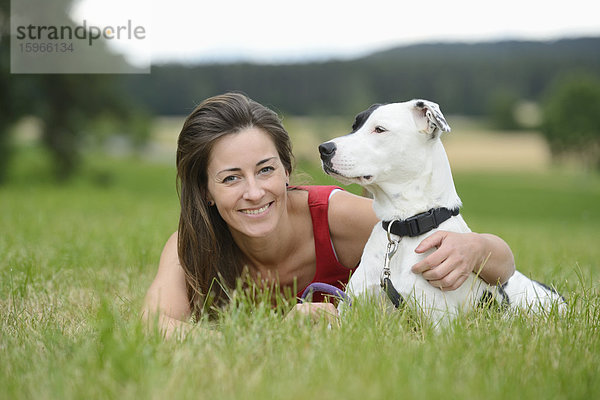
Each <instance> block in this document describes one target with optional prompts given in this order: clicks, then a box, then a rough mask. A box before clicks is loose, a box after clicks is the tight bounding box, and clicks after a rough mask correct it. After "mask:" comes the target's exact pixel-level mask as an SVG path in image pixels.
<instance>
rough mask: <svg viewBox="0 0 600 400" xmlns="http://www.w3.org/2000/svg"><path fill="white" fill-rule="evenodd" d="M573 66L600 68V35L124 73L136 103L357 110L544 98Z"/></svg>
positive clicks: (178, 109) (469, 108) (466, 111)
mask: <svg viewBox="0 0 600 400" xmlns="http://www.w3.org/2000/svg"><path fill="white" fill-rule="evenodd" d="M573 71H580V72H582V73H588V74H592V75H600V38H579V39H564V40H558V41H553V42H532V41H504V42H493V43H476V44H466V43H438V44H420V45H413V46H404V47H398V48H394V49H390V50H387V51H382V52H378V53H374V54H371V55H368V56H365V57H362V58H358V59H353V60H346V61H339V60H332V61H324V62H311V63H296V64H279V65H277V64H252V63H233V64H211V65H174V64H165V65H157V66H154V67H153V68H152V73H151V75H148V76H144V75H138V76H124V77H123V78H122V80H123V87H124V88H126V90H127V91H128V92H129V93H130V94H131V96H132V97H133V98H134V99H135V101H136V102H139V103H141V104H144V105H145V106H146V107H147V108H148V109H150V110H151V111H152V112H153V113H156V114H163V115H164V114H173V115H181V114H187V113H188V112H189V111H190V110H191V109H192V108H193V107H194V105H196V104H197V103H199V102H200V101H201V100H202V99H204V98H207V97H210V96H212V95H215V94H218V93H222V92H226V91H230V90H238V91H242V92H244V93H246V94H248V95H249V96H250V97H252V98H254V99H256V100H257V101H259V102H263V103H265V104H268V105H270V106H272V107H273V108H275V109H276V110H278V111H280V112H282V113H289V114H295V115H313V114H323V115H331V114H335V115H353V114H355V113H357V112H359V111H361V110H363V109H364V108H366V107H367V106H369V105H370V104H372V103H381V102H394V101H400V100H407V99H411V98H427V99H431V100H433V101H436V102H438V103H439V104H441V105H443V109H444V111H445V112H447V113H450V114H463V115H473V116H485V115H488V114H489V113H490V112H491V109H492V108H493V107H494V105H495V104H497V103H498V101H499V100H500V99H506V98H515V99H527V100H531V101H535V102H539V101H541V100H542V99H543V96H544V95H545V93H546V89H547V88H548V87H550V85H551V84H552V82H553V81H554V80H555V79H557V78H558V77H561V76H562V75H564V74H567V73H572V72H573Z"/></svg>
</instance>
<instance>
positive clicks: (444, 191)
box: [319, 99, 566, 325]
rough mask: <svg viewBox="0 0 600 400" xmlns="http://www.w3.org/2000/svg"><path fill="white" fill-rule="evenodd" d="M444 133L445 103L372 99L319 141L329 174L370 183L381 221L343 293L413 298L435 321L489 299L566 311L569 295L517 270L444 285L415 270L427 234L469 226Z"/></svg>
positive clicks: (399, 302) (397, 302) (398, 301)
mask: <svg viewBox="0 0 600 400" xmlns="http://www.w3.org/2000/svg"><path fill="white" fill-rule="evenodd" d="M444 132H450V126H449V125H448V123H447V122H446V119H445V118H444V115H443V114H442V112H441V110H440V107H439V106H438V105H437V104H436V103H434V102H431V101H427V100H418V99H417V100H411V101H407V102H403V103H392V104H375V105H373V106H371V107H370V108H369V109H367V110H365V111H363V112H361V113H360V114H358V115H357V117H356V120H355V122H354V124H353V126H352V132H350V133H349V134H347V135H345V136H340V137H337V138H335V139H332V140H330V141H328V142H325V143H322V144H321V145H320V146H319V153H320V157H321V164H322V167H323V170H324V171H325V173H327V174H328V175H330V176H332V177H334V178H335V179H337V180H338V181H340V182H342V183H345V184H350V183H357V184H359V185H361V186H363V187H364V188H365V189H367V190H368V191H369V192H370V193H371V194H372V196H373V209H374V211H375V214H376V215H377V217H378V218H379V219H380V220H381V221H382V223H381V224H377V225H375V227H374V228H373V231H372V233H371V236H370V238H369V240H368V241H367V244H366V245H365V248H364V252H363V255H362V258H361V261H360V264H359V266H358V268H357V269H356V270H355V272H354V273H353V274H352V276H351V278H350V281H349V282H348V285H347V287H346V292H347V293H348V294H349V295H350V296H351V297H355V296H358V295H361V294H371V295H372V294H375V295H381V296H384V298H388V299H389V301H387V303H388V304H390V303H391V304H393V305H394V306H396V307H397V308H398V307H400V306H403V305H405V304H407V303H411V304H413V305H414V306H416V307H417V308H418V309H420V310H421V311H422V312H424V313H425V315H427V316H428V317H429V318H430V319H431V321H432V322H433V323H434V324H435V325H437V324H440V323H442V324H443V323H447V322H449V321H450V320H451V319H452V318H454V317H455V316H456V315H458V314H459V313H460V312H464V311H468V310H471V309H473V308H475V307H476V306H477V305H478V304H482V303H486V304H487V303H490V302H494V303H498V304H500V305H503V306H505V307H508V308H520V309H522V310H525V311H527V312H529V311H532V312H549V311H550V310H551V309H552V308H553V307H557V308H558V309H559V310H560V311H561V312H564V310H565V305H566V302H565V300H564V298H563V297H562V296H561V295H560V294H559V293H558V292H557V291H556V290H554V289H553V288H551V287H549V286H546V285H544V284H542V283H540V282H537V281H535V280H532V279H529V278H528V277H526V276H525V275H523V274H522V273H520V272H518V271H516V272H515V273H514V275H513V276H512V277H511V278H510V279H509V280H508V281H507V282H506V283H504V284H503V285H495V286H494V285H489V284H487V283H486V282H484V281H483V280H482V279H481V278H479V277H478V276H477V275H476V274H475V273H472V274H471V275H470V276H469V277H468V279H467V280H466V281H465V282H464V283H463V284H462V285H461V286H460V287H459V288H458V289H456V290H452V291H445V292H444V291H442V290H441V289H439V288H435V287H433V286H432V285H430V284H429V283H428V282H427V281H426V280H425V279H424V278H423V277H422V276H421V274H415V273H413V272H412V271H411V266H412V265H414V264H415V263H417V262H418V261H420V260H421V259H423V258H424V257H426V256H427V255H428V254H429V253H431V251H430V252H428V253H425V254H417V253H415V251H414V250H415V248H416V247H417V245H418V244H419V243H420V242H421V241H422V240H423V239H425V238H426V237H427V236H429V235H431V234H433V233H434V232H435V231H437V230H446V231H453V232H470V229H469V227H468V226H467V224H466V223H465V221H464V219H463V217H462V216H461V215H460V213H459V209H460V207H461V205H462V203H461V200H460V198H459V196H458V194H457V192H456V188H455V186H454V182H453V179H452V173H451V170H450V164H449V162H448V157H447V156H446V152H445V150H444V147H443V145H442V142H441V140H440V137H441V135H442V133H444ZM384 294H385V295H384Z"/></svg>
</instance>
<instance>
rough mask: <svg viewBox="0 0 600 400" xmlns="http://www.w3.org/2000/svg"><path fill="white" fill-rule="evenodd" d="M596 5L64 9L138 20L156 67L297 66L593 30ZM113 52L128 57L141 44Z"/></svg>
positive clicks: (311, 1)
mask: <svg viewBox="0 0 600 400" xmlns="http://www.w3.org/2000/svg"><path fill="white" fill-rule="evenodd" d="M598 11H600V3H599V2H597V1H596V0H569V1H553V0H546V1H539V0H533V1H527V0H502V1H492V2H488V1H483V0H445V1H444V0H421V1H418V0H417V1H414V0H413V1H402V0H362V1H354V0H346V1H339V0H331V1H328V0H297V1H285V0H246V1H237V0H229V1H227V0H212V1H206V0H195V1H194V0H169V1H159V0H151V1H150V0H145V1H144V0H80V1H79V3H77V4H76V6H75V7H74V8H73V10H72V12H71V15H72V16H78V17H83V18H86V19H87V20H88V21H92V22H94V23H97V24H102V23H108V22H110V21H112V20H114V19H115V16H116V15H119V16H120V17H121V18H129V19H132V20H133V21H135V22H137V21H141V23H143V24H145V26H147V27H148V29H147V31H148V40H149V43H150V48H151V50H149V51H150V52H151V59H152V63H153V64H157V63H164V62H183V63H194V62H201V63H208V62H228V61H251V62H265V63H282V62H298V61H313V60H324V59H331V58H338V59H339V58H342V59H344V58H352V57H357V56H361V55H365V54H368V53H371V52H374V51H377V50H382V49H386V48H390V47H394V46H400V45H407V44H415V43H425V42H449V41H460V42H480V41H495V40H504V39H526V40H555V39H559V38H565V37H580V36H600V19H599V18H598V15H600V14H599V13H598ZM120 44H122V43H120ZM116 45H117V44H116ZM117 51H121V52H124V53H125V54H127V56H128V57H129V59H130V60H131V61H132V62H134V63H135V59H136V57H138V56H139V55H136V52H138V53H139V52H140V51H147V50H146V49H136V46H130V47H129V48H127V46H124V47H123V48H118V49H117Z"/></svg>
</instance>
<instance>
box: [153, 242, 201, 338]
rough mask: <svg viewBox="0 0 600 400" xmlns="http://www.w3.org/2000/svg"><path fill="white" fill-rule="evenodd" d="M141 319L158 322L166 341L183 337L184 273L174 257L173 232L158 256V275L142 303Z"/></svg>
mask: <svg viewBox="0 0 600 400" xmlns="http://www.w3.org/2000/svg"><path fill="white" fill-rule="evenodd" d="M142 315H143V318H144V319H145V320H146V321H148V322H149V323H152V322H154V321H155V320H156V321H157V322H158V326H159V329H160V330H161V331H162V333H163V334H164V335H165V336H166V337H170V336H171V335H172V334H173V333H175V332H178V333H184V332H185V331H187V329H188V328H189V327H190V325H189V324H188V323H186V321H188V320H189V319H190V317H191V311H190V306H189V302H188V297H187V288H186V283H185V273H184V271H183V269H182V268H181V264H180V263H179V257H178V255H177V232H175V233H174V234H172V235H171V237H170V238H169V240H167V243H166V244H165V247H164V249H163V252H162V254H161V256H160V262H159V265H158V272H157V274H156V277H155V278H154V281H153V282H152V284H151V285H150V288H149V289H148V292H147V293H146V298H145V300H144V308H143V313H142Z"/></svg>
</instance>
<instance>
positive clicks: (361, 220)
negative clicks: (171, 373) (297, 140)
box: [145, 93, 514, 334]
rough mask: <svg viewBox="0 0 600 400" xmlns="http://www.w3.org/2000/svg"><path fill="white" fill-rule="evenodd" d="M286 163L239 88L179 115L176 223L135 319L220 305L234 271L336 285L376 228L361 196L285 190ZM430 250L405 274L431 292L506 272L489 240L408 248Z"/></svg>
mask: <svg viewBox="0 0 600 400" xmlns="http://www.w3.org/2000/svg"><path fill="white" fill-rule="evenodd" d="M292 167H293V156H292V152H291V143H290V140H289V136H288V134H287V132H286V131H285V129H284V128H283V126H282V125H281V121H280V119H279V118H278V116H277V115H276V114H275V113H274V112H273V111H271V110H270V109H268V108H266V107H264V106H262V105H260V104H258V103H256V102H254V101H252V100H250V99H248V98H247V97H245V96H244V95H242V94H237V93H227V94H224V95H221V96H216V97H213V98H209V99H207V100H205V101H204V102H203V103H202V104H200V105H199V106H198V107H197V108H196V109H195V110H194V111H193V112H192V113H191V114H190V115H189V116H188V118H187V119H186V121H185V123H184V125H183V128H182V130H181V133H180V135H179V141H178V148H177V179H178V189H179V196H180V202H181V215H180V219H179V228H178V230H177V232H175V233H173V235H172V236H171V237H170V238H169V240H168V241H167V243H166V245H165V247H164V250H163V252H162V255H161V259H160V263H159V268H158V273H157V275H156V278H155V279H154V282H153V283H152V285H151V286H150V288H149V290H148V293H147V295H146V301H145V310H146V312H145V314H146V316H150V315H156V314H157V316H158V318H159V321H160V324H161V326H162V328H163V329H165V330H166V333H167V334H170V332H171V331H172V330H173V329H174V328H177V327H184V326H185V321H188V320H189V319H190V317H191V316H192V315H199V314H200V313H201V312H202V309H203V307H205V306H206V304H207V303H210V304H213V305H223V304H225V303H226V301H227V296H226V293H224V289H225V290H227V289H231V288H233V287H235V285H236V281H237V280H238V279H239V278H242V277H243V276H247V277H249V278H250V279H252V280H253V281H255V282H263V283H264V282H266V283H267V284H278V285H279V286H280V287H281V288H295V289H298V291H299V292H301V291H302V289H303V288H305V287H306V286H307V285H308V284H310V283H311V282H313V281H324V282H325V283H330V284H333V285H336V286H338V287H342V286H343V284H344V283H346V282H347V281H348V278H349V276H350V273H351V269H352V268H354V267H356V266H357V265H358V263H359V261H360V257H361V254H362V250H363V247H364V245H365V243H366V241H367V239H368V237H369V235H370V233H371V230H372V228H373V226H374V225H375V224H376V223H377V218H376V216H375V214H374V212H373V209H372V206H371V200H369V199H366V198H363V197H360V196H356V195H353V194H350V193H348V192H345V191H342V190H336V188H334V187H318V186H312V187H310V186H309V187H298V188H293V187H290V186H289V179H290V176H291V174H292ZM433 248H437V250H436V251H434V252H433V253H432V254H430V255H429V256H427V257H426V258H425V259H424V260H423V261H421V262H419V263H418V264H416V265H415V266H414V267H413V271H414V272H415V273H421V274H422V275H423V277H424V278H425V279H427V280H428V281H429V282H430V283H431V284H432V285H434V286H436V287H440V288H442V290H454V289H456V288H457V287H458V286H460V285H461V284H462V283H463V282H464V280H465V279H466V276H468V275H469V274H470V273H472V272H473V270H474V268H475V267H479V266H481V265H482V264H484V267H483V269H482V270H481V271H480V276H481V277H482V278H483V279H484V280H486V281H487V282H491V283H492V282H493V283H496V282H498V281H499V282H501V283H502V282H505V281H506V280H507V279H508V278H509V277H510V276H511V275H512V273H513V271H514V260H513V255H512V252H511V250H510V248H509V247H508V245H507V244H506V243H505V242H504V241H503V240H502V239H500V238H498V237H497V236H494V235H490V234H477V233H451V232H444V231H439V232H436V233H434V234H433V235H431V236H430V237H428V238H427V239H425V240H423V241H422V242H421V244H420V245H419V246H418V247H417V249H416V250H415V251H416V252H418V253H422V252H425V251H427V250H429V249H433ZM486 259H487V262H485V263H484V260H486ZM324 310H325V311H327V312H329V313H332V314H335V312H336V311H335V308H334V307H333V306H332V305H331V304H329V303H312V304H309V303H305V304H298V305H296V306H295V309H294V310H293V311H294V312H301V313H309V314H313V313H316V312H320V311H321V312H322V311H324ZM155 313H156V314H155Z"/></svg>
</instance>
